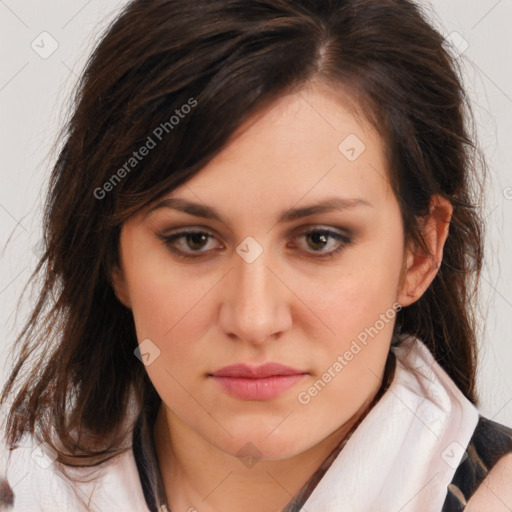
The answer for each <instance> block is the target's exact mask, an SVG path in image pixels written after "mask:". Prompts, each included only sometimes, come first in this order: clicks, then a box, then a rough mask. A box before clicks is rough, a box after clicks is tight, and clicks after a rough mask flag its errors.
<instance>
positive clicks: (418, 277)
mask: <svg viewBox="0 0 512 512" xmlns="http://www.w3.org/2000/svg"><path fill="white" fill-rule="evenodd" d="M452 212H453V206H452V204H451V203H450V202H449V201H448V200H447V199H445V198H444V197H442V196H439V195H435V196H432V198H431V200H430V211H429V214H428V215H427V216H426V217H421V218H419V219H418V225H419V228H420V232H421V235H422V237H423V240H424V242H425V245H426V247H427V251H425V249H424V248H423V247H421V246H418V244H416V245H415V246H414V247H412V246H408V247H407V249H406V251H405V265H404V272H405V276H404V278H403V284H402V287H401V291H400V294H399V299H398V300H399V302H400V304H402V305H403V306H409V305H410V304H412V303H413V302H416V301H417V300H418V299H419V298H420V297H421V296H422V295H423V293H424V292H425V291H426V290H427V288H428V287H429V286H430V284H431V283H432V281H433V280H434V278H435V276H436V275H437V272H438V270H439V267H440V266H441V261H442V259H443V249H444V244H445V242H446V239H447V238H448V232H449V227H450V220H451V216H452Z"/></svg>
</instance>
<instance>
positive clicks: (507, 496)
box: [465, 453, 512, 512]
mask: <svg viewBox="0 0 512 512" xmlns="http://www.w3.org/2000/svg"><path fill="white" fill-rule="evenodd" d="M482 510H486V511H488V512H510V510H512V453H509V454H507V455H504V456H503V457H502V458H501V459H500V460H499V461H498V462H497V463H496V465H495V466H494V467H493V468H492V469H491V471H490V472H489V474H488V475H487V476H486V477H485V479H484V480H483V482H482V483H481V484H480V485H479V486H478V488H477V490H476V492H475V493H474V494H473V496H472V497H471V498H470V500H469V501H468V504H467V506H466V508H465V512H481V511H482Z"/></svg>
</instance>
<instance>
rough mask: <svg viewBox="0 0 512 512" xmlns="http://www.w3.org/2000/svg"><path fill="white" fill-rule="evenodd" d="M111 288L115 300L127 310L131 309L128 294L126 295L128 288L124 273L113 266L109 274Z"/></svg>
mask: <svg viewBox="0 0 512 512" xmlns="http://www.w3.org/2000/svg"><path fill="white" fill-rule="evenodd" d="M110 276H111V281H112V286H113V288H114V293H115V294H116V297H117V299H118V300H119V301H120V302H121V303H122V304H124V306H126V307H127V308H129V309H130V308H131V306H132V305H131V301H130V294H129V293H128V286H127V284H126V277H125V275H124V272H123V271H122V269H121V268H120V267H119V266H117V265H116V266H114V267H113V269H112V271H111V273H110Z"/></svg>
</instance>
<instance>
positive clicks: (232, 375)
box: [209, 363, 308, 400]
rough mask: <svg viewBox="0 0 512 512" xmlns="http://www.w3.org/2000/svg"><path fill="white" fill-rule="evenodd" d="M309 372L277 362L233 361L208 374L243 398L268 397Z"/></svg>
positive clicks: (281, 391)
mask: <svg viewBox="0 0 512 512" xmlns="http://www.w3.org/2000/svg"><path fill="white" fill-rule="evenodd" d="M307 374H308V372H304V371H302V370H297V369H295V368H290V367H289V366H284V365H282V364H279V363H266V364H264V365H261V366H249V365H246V364H235V365H231V366H226V367H224V368H221V369H220V370H217V371H215V372H213V373H211V374H209V376H210V377H212V378H213V379H214V380H215V382H217V383H218V384H219V385H220V386H221V387H222V388H223V389H224V390H225V391H226V392H227V393H229V394H230V395H232V396H234V397H236V398H240V399H242V400H270V399H272V398H275V397H277V396H279V395H280V394H282V393H284V392H285V391H286V390H288V389H290V388H291V387H292V386H293V385H295V384H296V383H297V382H299V381H300V380H302V378H303V377H304V376H305V375H307Z"/></svg>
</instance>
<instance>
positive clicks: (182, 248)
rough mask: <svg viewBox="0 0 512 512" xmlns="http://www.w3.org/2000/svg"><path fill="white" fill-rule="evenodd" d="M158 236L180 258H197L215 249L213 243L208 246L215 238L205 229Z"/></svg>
mask: <svg viewBox="0 0 512 512" xmlns="http://www.w3.org/2000/svg"><path fill="white" fill-rule="evenodd" d="M158 237H159V238H160V239H161V240H162V242H163V243H164V244H165V245H166V246H167V247H168V248H169V249H170V250H171V251H172V252H173V253H175V254H177V255H178V256H180V257H182V258H197V257H200V256H204V255H206V254H207V253H209V252H211V251H212V250H213V249H215V245H213V247H210V248H208V243H209V242H210V240H215V237H214V236H213V235H211V234H210V233H207V232H205V231H180V232H179V233H173V234H171V235H158ZM220 245H222V244H220ZM205 248H206V249H205Z"/></svg>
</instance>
